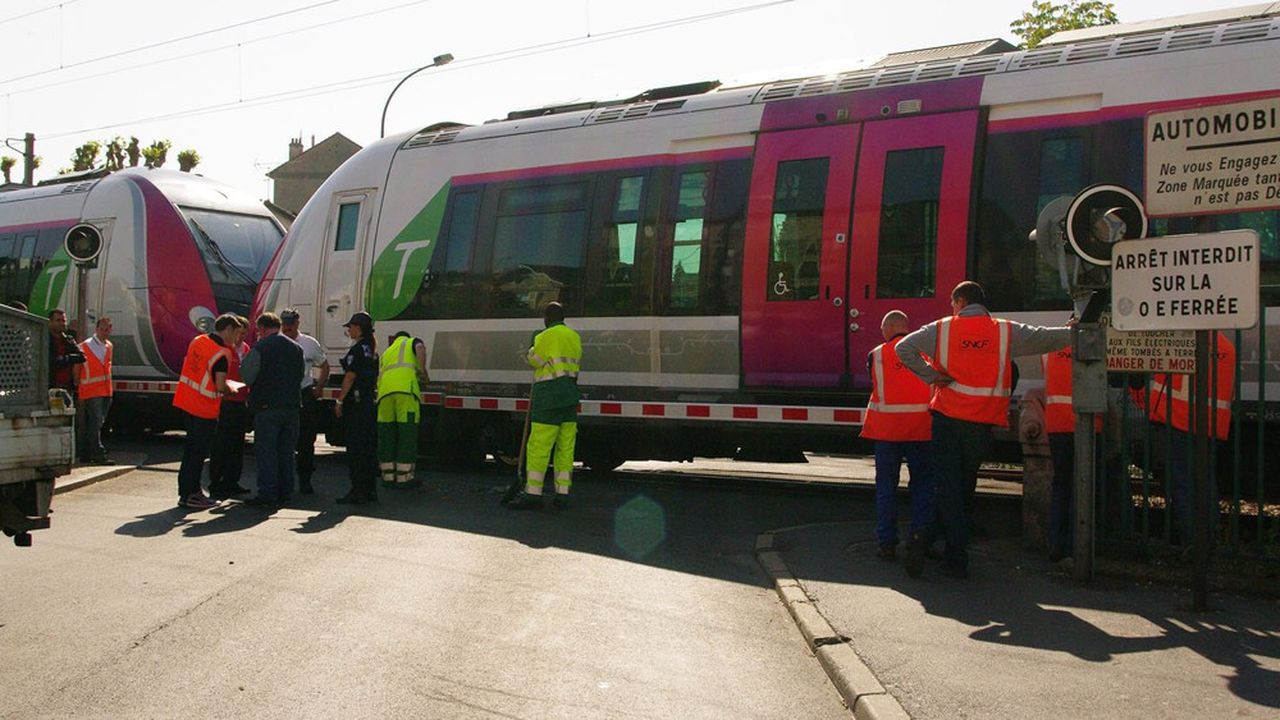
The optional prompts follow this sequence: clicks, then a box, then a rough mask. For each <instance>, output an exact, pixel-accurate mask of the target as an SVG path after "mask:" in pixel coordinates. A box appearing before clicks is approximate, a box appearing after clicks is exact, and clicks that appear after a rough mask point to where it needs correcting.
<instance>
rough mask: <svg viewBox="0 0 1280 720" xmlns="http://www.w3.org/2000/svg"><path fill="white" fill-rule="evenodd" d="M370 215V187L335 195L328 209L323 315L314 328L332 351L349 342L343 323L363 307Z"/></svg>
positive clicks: (339, 349)
mask: <svg viewBox="0 0 1280 720" xmlns="http://www.w3.org/2000/svg"><path fill="white" fill-rule="evenodd" d="M372 216H373V190H359V191H354V192H344V193H339V194H337V195H334V197H333V204H332V206H331V207H330V208H329V220H328V224H327V225H326V228H327V231H326V232H325V242H326V244H327V247H325V249H324V254H323V258H324V260H323V263H324V267H323V268H322V269H321V273H320V282H319V287H320V298H319V300H320V302H319V303H318V305H319V307H321V308H324V314H323V319H322V320H321V321H320V323H319V326H318V327H317V328H316V329H317V331H318V332H319V333H320V338H319V340H320V342H321V343H322V344H323V345H324V347H325V349H326V350H328V351H331V352H338V353H342V352H344V351H346V349H347V348H348V347H349V346H350V345H351V340H350V339H349V338H348V337H347V333H346V329H345V328H344V327H343V324H344V323H346V322H347V320H348V319H350V317H351V314H352V313H354V312H357V311H360V310H364V309H365V308H364V303H363V301H362V296H361V293H362V292H363V289H364V283H363V282H362V280H363V278H364V272H363V269H362V267H361V266H362V264H363V263H362V262H361V258H363V257H365V256H366V255H368V252H367V243H369V242H370V241H371V240H372V238H369V237H368V234H369V226H370V224H371V220H372Z"/></svg>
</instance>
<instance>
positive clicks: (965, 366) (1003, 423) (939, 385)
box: [894, 280, 1071, 578]
mask: <svg viewBox="0 0 1280 720" xmlns="http://www.w3.org/2000/svg"><path fill="white" fill-rule="evenodd" d="M985 302H986V294H985V293H984V292H983V290H982V286H981V285H979V284H978V283H976V282H973V281H969V280H966V281H965V282H962V283H960V284H959V285H957V286H956V287H955V289H953V290H952V291H951V309H952V313H953V315H952V316H950V317H945V318H942V319H941V320H936V321H934V322H931V323H929V324H928V325H925V326H924V327H922V328H920V329H919V330H916V331H915V332H913V333H911V334H910V335H907V336H906V337H904V338H902V339H901V340H900V341H898V344H897V345H896V346H895V347H894V351H895V352H896V353H897V354H898V357H899V358H900V359H901V360H902V362H903V364H904V365H906V366H907V367H908V368H909V369H910V370H911V371H912V372H914V373H915V374H916V375H917V376H919V377H920V379H921V380H923V381H925V382H926V383H928V384H930V385H932V386H933V388H934V390H933V398H932V399H931V400H930V402H929V409H930V413H931V415H932V418H933V424H932V427H931V431H932V435H933V439H932V440H931V443H932V444H931V447H930V449H931V451H932V455H933V466H934V469H935V471H934V478H935V488H936V490H935V494H934V506H935V521H934V524H933V527H931V528H927V529H925V530H922V531H921V532H917V533H912V535H911V541H910V542H909V543H908V544H907V559H906V562H905V565H906V569H907V574H908V575H910V576H911V577H919V575H920V573H921V572H922V571H923V569H924V552H925V548H927V547H928V546H929V544H930V543H931V542H932V540H933V537H934V536H935V535H936V534H941V535H942V536H943V537H944V538H945V539H946V543H947V554H946V559H945V560H944V562H943V566H942V571H943V573H945V574H947V575H950V576H952V577H957V578H963V577H968V575H969V555H968V549H967V548H968V544H969V527H970V522H971V518H970V517H969V513H968V512H967V511H966V508H965V498H966V495H967V494H968V493H967V492H966V484H967V483H966V478H969V477H976V475H977V472H978V467H979V466H980V465H981V464H982V460H983V457H984V456H985V455H986V453H987V449H988V448H989V447H990V445H991V436H992V429H994V428H997V427H1007V426H1008V424H1009V395H1010V393H1011V392H1012V388H1013V358H1015V357H1019V356H1022V355H1040V354H1042V353H1045V352H1048V351H1051V350H1057V349H1059V348H1062V347H1065V346H1066V345H1067V344H1068V343H1069V342H1070V339H1071V335H1070V333H1071V329H1070V328H1068V327H1056V328H1055V327H1037V326H1033V325H1024V324H1022V323H1019V322H1014V321H1012V320H1003V319H996V318H993V317H991V314H990V313H989V312H988V311H987V308H986V307H985V305H984V304H983V303H985ZM926 358H931V361H930V360H926Z"/></svg>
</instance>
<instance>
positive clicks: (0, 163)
mask: <svg viewBox="0 0 1280 720" xmlns="http://www.w3.org/2000/svg"><path fill="white" fill-rule="evenodd" d="M17 164H18V158H14V157H9V156H8V155H5V156H4V157H3V158H0V172H2V173H4V184H5V185H8V184H9V183H11V182H13V180H12V179H11V178H10V177H9V173H11V172H13V166H14V165H17Z"/></svg>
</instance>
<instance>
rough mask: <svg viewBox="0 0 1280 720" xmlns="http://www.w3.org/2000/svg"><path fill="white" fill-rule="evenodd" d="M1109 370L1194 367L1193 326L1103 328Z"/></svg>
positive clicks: (1191, 369) (1184, 369) (1182, 370)
mask: <svg viewBox="0 0 1280 720" xmlns="http://www.w3.org/2000/svg"><path fill="white" fill-rule="evenodd" d="M1107 370H1108V371H1109V372H1172V373H1194V372H1195V371H1196V333H1195V331H1194V330H1145V331H1139V332H1122V331H1120V330H1116V329H1115V328H1110V327H1109V328H1107Z"/></svg>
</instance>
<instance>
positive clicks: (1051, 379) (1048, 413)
mask: <svg viewBox="0 0 1280 720" xmlns="http://www.w3.org/2000/svg"><path fill="white" fill-rule="evenodd" d="M1040 366H1041V367H1042V368H1044V431H1045V432H1047V433H1074V432H1075V431H1076V411H1075V407H1074V406H1073V403H1072V399H1071V348H1070V347H1066V348H1063V349H1061V350H1059V351H1057V352H1051V353H1045V354H1044V355H1041V356H1040ZM1093 431H1094V432H1102V415H1100V414H1099V415H1095V416H1094V418H1093Z"/></svg>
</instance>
